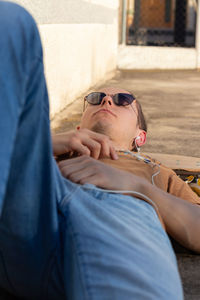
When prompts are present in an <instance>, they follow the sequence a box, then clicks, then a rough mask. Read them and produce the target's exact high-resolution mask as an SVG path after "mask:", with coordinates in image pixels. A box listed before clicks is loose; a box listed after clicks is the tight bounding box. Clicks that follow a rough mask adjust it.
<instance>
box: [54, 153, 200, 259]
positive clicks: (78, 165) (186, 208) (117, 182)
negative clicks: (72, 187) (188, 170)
mask: <svg viewBox="0 0 200 300" xmlns="http://www.w3.org/2000/svg"><path fill="white" fill-rule="evenodd" d="M59 167H60V170H61V172H62V174H63V176H64V177H67V178H68V179H70V180H71V181H73V182H76V183H80V184H85V183H91V184H94V185H96V186H99V187H101V188H104V189H111V190H124V191H125V190H130V191H136V192H139V193H142V194H143V195H145V196H147V197H148V198H150V199H151V200H152V201H153V202H154V203H155V204H156V206H157V207H158V209H159V212H160V215H161V216H162V218H163V221H164V223H165V226H166V230H167V232H168V233H169V234H170V235H171V236H172V237H173V238H174V239H175V240H177V241H178V242H179V243H180V244H182V245H183V246H185V247H187V248H188V249H191V250H193V251H195V252H198V253H200V206H198V205H197V204H192V203H190V202H187V201H186V200H183V199H181V198H177V197H175V196H173V195H171V194H169V193H166V192H164V191H162V190H161V189H159V188H157V187H156V186H153V185H152V184H151V183H149V182H148V181H146V180H145V179H142V178H140V177H138V176H135V175H133V174H131V173H129V172H125V171H121V170H118V169H116V168H113V167H111V166H109V165H106V164H104V163H102V162H100V161H97V160H94V159H92V158H91V157H86V156H82V157H78V158H74V159H70V160H67V161H62V162H60V163H59ZM191 193H192V191H191Z"/></svg>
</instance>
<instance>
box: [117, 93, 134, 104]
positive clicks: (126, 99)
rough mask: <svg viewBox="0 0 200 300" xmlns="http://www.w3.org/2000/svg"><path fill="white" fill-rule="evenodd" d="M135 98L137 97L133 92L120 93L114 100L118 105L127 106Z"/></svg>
mask: <svg viewBox="0 0 200 300" xmlns="http://www.w3.org/2000/svg"><path fill="white" fill-rule="evenodd" d="M134 100H135V97H134V96H133V95H131V94H123V93H119V94H116V95H115V96H114V101H115V104H116V105H119V106H126V105H129V104H131V103H132V102H133V101H134Z"/></svg>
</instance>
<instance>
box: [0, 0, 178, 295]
mask: <svg viewBox="0 0 200 300" xmlns="http://www.w3.org/2000/svg"><path fill="white" fill-rule="evenodd" d="M0 37H1V39H0V142H1V146H0V287H1V288H3V289H5V290H7V291H9V292H10V293H11V294H13V295H16V296H19V297H21V298H25V299H34V300H36V299H37V300H38V299H42V300H44V299H59V300H60V299H69V300H82V299H84V300H86V299H94V300H97V299H103V300H109V299H115V300H118V299H120V300H121V299H123V300H130V299H137V300H138V299H139V300H140V299H142V300H143V299H159V300H160V299H162V300H163V299H166V300H168V299H170V300H173V299H176V300H178V299H182V298H183V295H182V287H181V282H180V277H179V274H178V270H177V263H176V259H175V255H174V253H173V250H172V247H171V244H170V242H169V239H168V237H167V234H166V233H165V231H164V230H163V228H162V226H161V224H160V222H159V219H158V217H157V215H156V212H155V211H154V209H153V207H152V206H151V205H149V204H148V203H146V202H144V201H142V200H139V199H136V198H134V197H131V196H123V195H120V194H108V193H107V192H106V191H104V190H100V191H99V190H97V189H96V188H95V186H92V185H85V186H80V185H77V184H74V183H72V182H70V181H68V180H66V179H64V178H63V177H62V176H61V174H60V172H59V170H58V168H57V165H56V163H55V161H54V159H53V155H52V145H51V137H50V128H49V104H48V94H47V89H46V83H45V78H44V72H43V57H42V48H41V42H40V38H39V34H38V31H37V27H36V25H35V22H34V20H33V19H32V17H31V16H30V15H29V14H28V13H27V12H26V11H25V10H24V9H23V8H21V7H20V6H18V5H16V4H13V3H7V2H2V1H0Z"/></svg>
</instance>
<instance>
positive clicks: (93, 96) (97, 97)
mask: <svg viewBox="0 0 200 300" xmlns="http://www.w3.org/2000/svg"><path fill="white" fill-rule="evenodd" d="M104 97H105V94H104V93H90V94H89V95H87V96H86V101H87V102H88V103H89V104H92V105H98V104H100V103H101V101H102V99H103V98H104Z"/></svg>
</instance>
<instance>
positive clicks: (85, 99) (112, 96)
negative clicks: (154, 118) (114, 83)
mask: <svg viewBox="0 0 200 300" xmlns="http://www.w3.org/2000/svg"><path fill="white" fill-rule="evenodd" d="M93 93H98V94H104V95H105V96H104V97H106V96H110V97H111V98H112V100H113V102H114V104H115V105H117V106H128V105H130V104H132V103H133V101H134V100H136V98H135V96H134V95H133V94H128V93H116V94H114V95H108V94H105V93H103V92H91V93H89V94H88V95H86V96H85V97H84V104H83V111H84V110H85V102H86V101H87V97H88V96H89V95H90V94H93ZM119 94H123V95H129V96H132V98H133V101H132V102H131V103H128V104H127V105H118V104H116V103H115V100H114V96H115V95H119ZM104 97H103V98H104ZM103 98H102V99H101V101H100V102H99V103H97V104H92V103H89V102H88V101H87V103H88V104H90V105H100V104H101V102H102V100H103Z"/></svg>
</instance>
